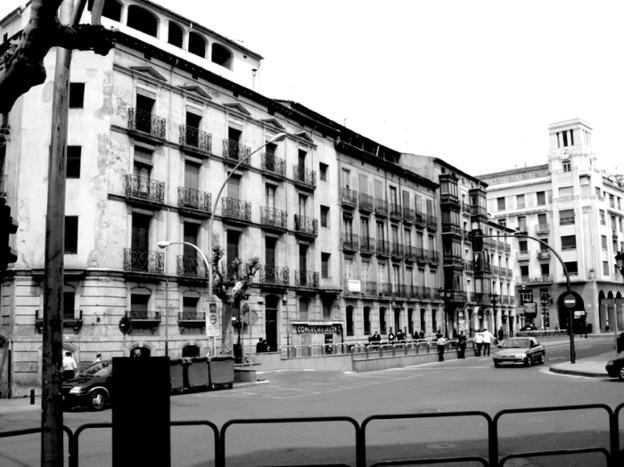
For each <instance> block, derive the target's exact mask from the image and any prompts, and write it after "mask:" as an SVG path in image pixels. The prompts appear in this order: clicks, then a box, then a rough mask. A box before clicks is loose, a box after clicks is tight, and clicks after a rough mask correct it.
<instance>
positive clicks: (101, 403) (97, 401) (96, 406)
mask: <svg viewBox="0 0 624 467" xmlns="http://www.w3.org/2000/svg"><path fill="white" fill-rule="evenodd" d="M107 403H108V394H106V391H104V390H103V389H96V390H95V391H93V392H92V393H91V394H89V404H90V405H91V408H92V409H93V410H103V409H104V408H105V407H106V404H107Z"/></svg>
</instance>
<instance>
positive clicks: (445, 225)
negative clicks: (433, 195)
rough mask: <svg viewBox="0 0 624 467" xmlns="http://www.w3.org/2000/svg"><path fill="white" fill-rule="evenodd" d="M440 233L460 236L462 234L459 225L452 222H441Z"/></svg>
mask: <svg viewBox="0 0 624 467" xmlns="http://www.w3.org/2000/svg"><path fill="white" fill-rule="evenodd" d="M442 234H443V235H448V234H451V235H457V236H458V237H460V236H461V235H462V228H461V226H459V225H457V224H455V223H453V222H444V221H443V222H442Z"/></svg>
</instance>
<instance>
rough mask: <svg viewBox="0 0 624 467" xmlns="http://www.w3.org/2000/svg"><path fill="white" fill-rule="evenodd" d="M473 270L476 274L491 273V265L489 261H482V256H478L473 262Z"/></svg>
mask: <svg viewBox="0 0 624 467" xmlns="http://www.w3.org/2000/svg"><path fill="white" fill-rule="evenodd" d="M474 272H475V273H476V274H491V273H492V266H491V265H490V263H489V261H484V260H483V257H479V258H478V259H477V260H475V262H474Z"/></svg>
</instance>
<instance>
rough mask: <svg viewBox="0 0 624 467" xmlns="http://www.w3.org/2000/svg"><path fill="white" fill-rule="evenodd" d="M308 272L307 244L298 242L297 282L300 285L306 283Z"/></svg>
mask: <svg viewBox="0 0 624 467" xmlns="http://www.w3.org/2000/svg"><path fill="white" fill-rule="evenodd" d="M307 273H308V245H305V244H303V243H300V244H299V282H300V283H301V285H306V284H307V280H306V279H307Z"/></svg>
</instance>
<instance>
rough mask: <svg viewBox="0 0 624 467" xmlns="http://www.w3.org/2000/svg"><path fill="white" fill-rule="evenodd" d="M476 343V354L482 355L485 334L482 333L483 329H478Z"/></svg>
mask: <svg viewBox="0 0 624 467" xmlns="http://www.w3.org/2000/svg"><path fill="white" fill-rule="evenodd" d="M474 343H475V345H476V346H477V349H476V350H475V356H476V357H480V356H481V349H482V348H483V334H481V331H477V332H476V333H475V336H474Z"/></svg>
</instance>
